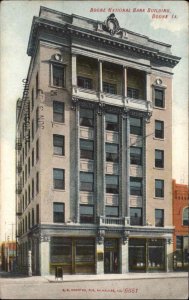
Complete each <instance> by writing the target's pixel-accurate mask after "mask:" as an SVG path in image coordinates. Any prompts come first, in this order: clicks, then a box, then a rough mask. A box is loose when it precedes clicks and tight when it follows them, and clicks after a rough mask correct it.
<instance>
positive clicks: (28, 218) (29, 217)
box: [28, 212, 31, 229]
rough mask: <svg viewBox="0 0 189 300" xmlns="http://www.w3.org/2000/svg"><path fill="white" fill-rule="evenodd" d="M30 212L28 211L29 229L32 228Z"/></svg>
mask: <svg viewBox="0 0 189 300" xmlns="http://www.w3.org/2000/svg"><path fill="white" fill-rule="evenodd" d="M30 222H31V221H30V212H29V213H28V229H30V228H31V226H30Z"/></svg>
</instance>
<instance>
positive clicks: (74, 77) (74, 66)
mask: <svg viewBox="0 0 189 300" xmlns="http://www.w3.org/2000/svg"><path fill="white" fill-rule="evenodd" d="M72 86H77V56H76V55H75V54H72Z"/></svg>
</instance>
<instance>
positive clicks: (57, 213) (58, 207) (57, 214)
mask: <svg viewBox="0 0 189 300" xmlns="http://www.w3.org/2000/svg"><path fill="white" fill-rule="evenodd" d="M53 222H54V223H64V222H65V221H64V203H58V202H54V203H53Z"/></svg>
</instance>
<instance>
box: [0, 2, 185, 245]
mask: <svg viewBox="0 0 189 300" xmlns="http://www.w3.org/2000/svg"><path fill="white" fill-rule="evenodd" d="M0 5H1V6H0V22H1V23H0V28H1V36H0V45H1V56H0V59H1V72H0V75H1V77H0V84H1V88H0V96H1V97H0V99H1V102H0V145H1V146H0V155H1V160H0V161H1V165H0V166H1V172H0V174H1V185H0V186H1V197H0V241H1V240H4V239H5V237H7V236H8V235H9V236H10V237H11V236H12V228H14V225H13V226H12V225H11V224H15V125H16V120H15V116H16V113H15V108H16V100H17V99H18V98H19V97H21V96H22V92H23V85H22V79H23V78H26V76H27V70H28V67H29V62H30V57H28V56H27V54H26V50H27V44H28V39H29V33H30V28H31V24H32V19H33V16H38V15H39V9H40V6H46V7H48V8H52V9H55V10H58V11H61V12H64V13H68V14H77V15H81V16H84V17H88V18H91V19H94V20H99V21H105V20H106V18H107V16H108V15H109V14H110V12H108V9H109V8H112V9H117V10H120V11H117V12H115V16H116V18H117V19H118V21H119V25H120V27H123V28H126V29H128V30H130V31H134V32H137V33H140V34H143V35H147V36H149V37H150V38H151V39H154V40H158V41H161V42H164V43H167V44H171V45H172V54H173V55H176V56H179V57H181V61H180V62H179V64H178V65H177V66H176V67H175V68H174V69H173V72H174V77H173V125H172V134H173V178H174V179H176V181H177V183H185V184H188V42H189V41H188V4H187V1H182V0H178V1H64V0H61V1H1V4H0ZM100 9H103V10H104V12H100V11H99V10H100ZM123 9H125V10H126V9H127V12H123ZM129 9H130V11H129ZM136 9H138V12H137V11H136ZM153 9H166V10H169V12H168V13H167V15H168V17H167V18H165V19H162V18H154V17H153V16H154V13H153V12H152V10H153ZM121 11H122V12H121ZM155 15H161V16H162V15H164V16H165V15H166V14H163V13H159V14H158V13H157V14H155Z"/></svg>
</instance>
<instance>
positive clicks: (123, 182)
mask: <svg viewBox="0 0 189 300" xmlns="http://www.w3.org/2000/svg"><path fill="white" fill-rule="evenodd" d="M126 118H127V116H126V114H125V113H123V114H122V119H121V126H122V132H121V133H122V136H121V145H120V148H121V151H120V152H121V153H120V157H121V161H120V169H121V173H120V175H121V176H120V177H121V204H122V217H125V216H126V215H127V210H126V205H127V195H126V191H127V189H126V182H127V168H126V167H125V166H126V161H127V160H126V153H127V151H126V140H127V134H126Z"/></svg>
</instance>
